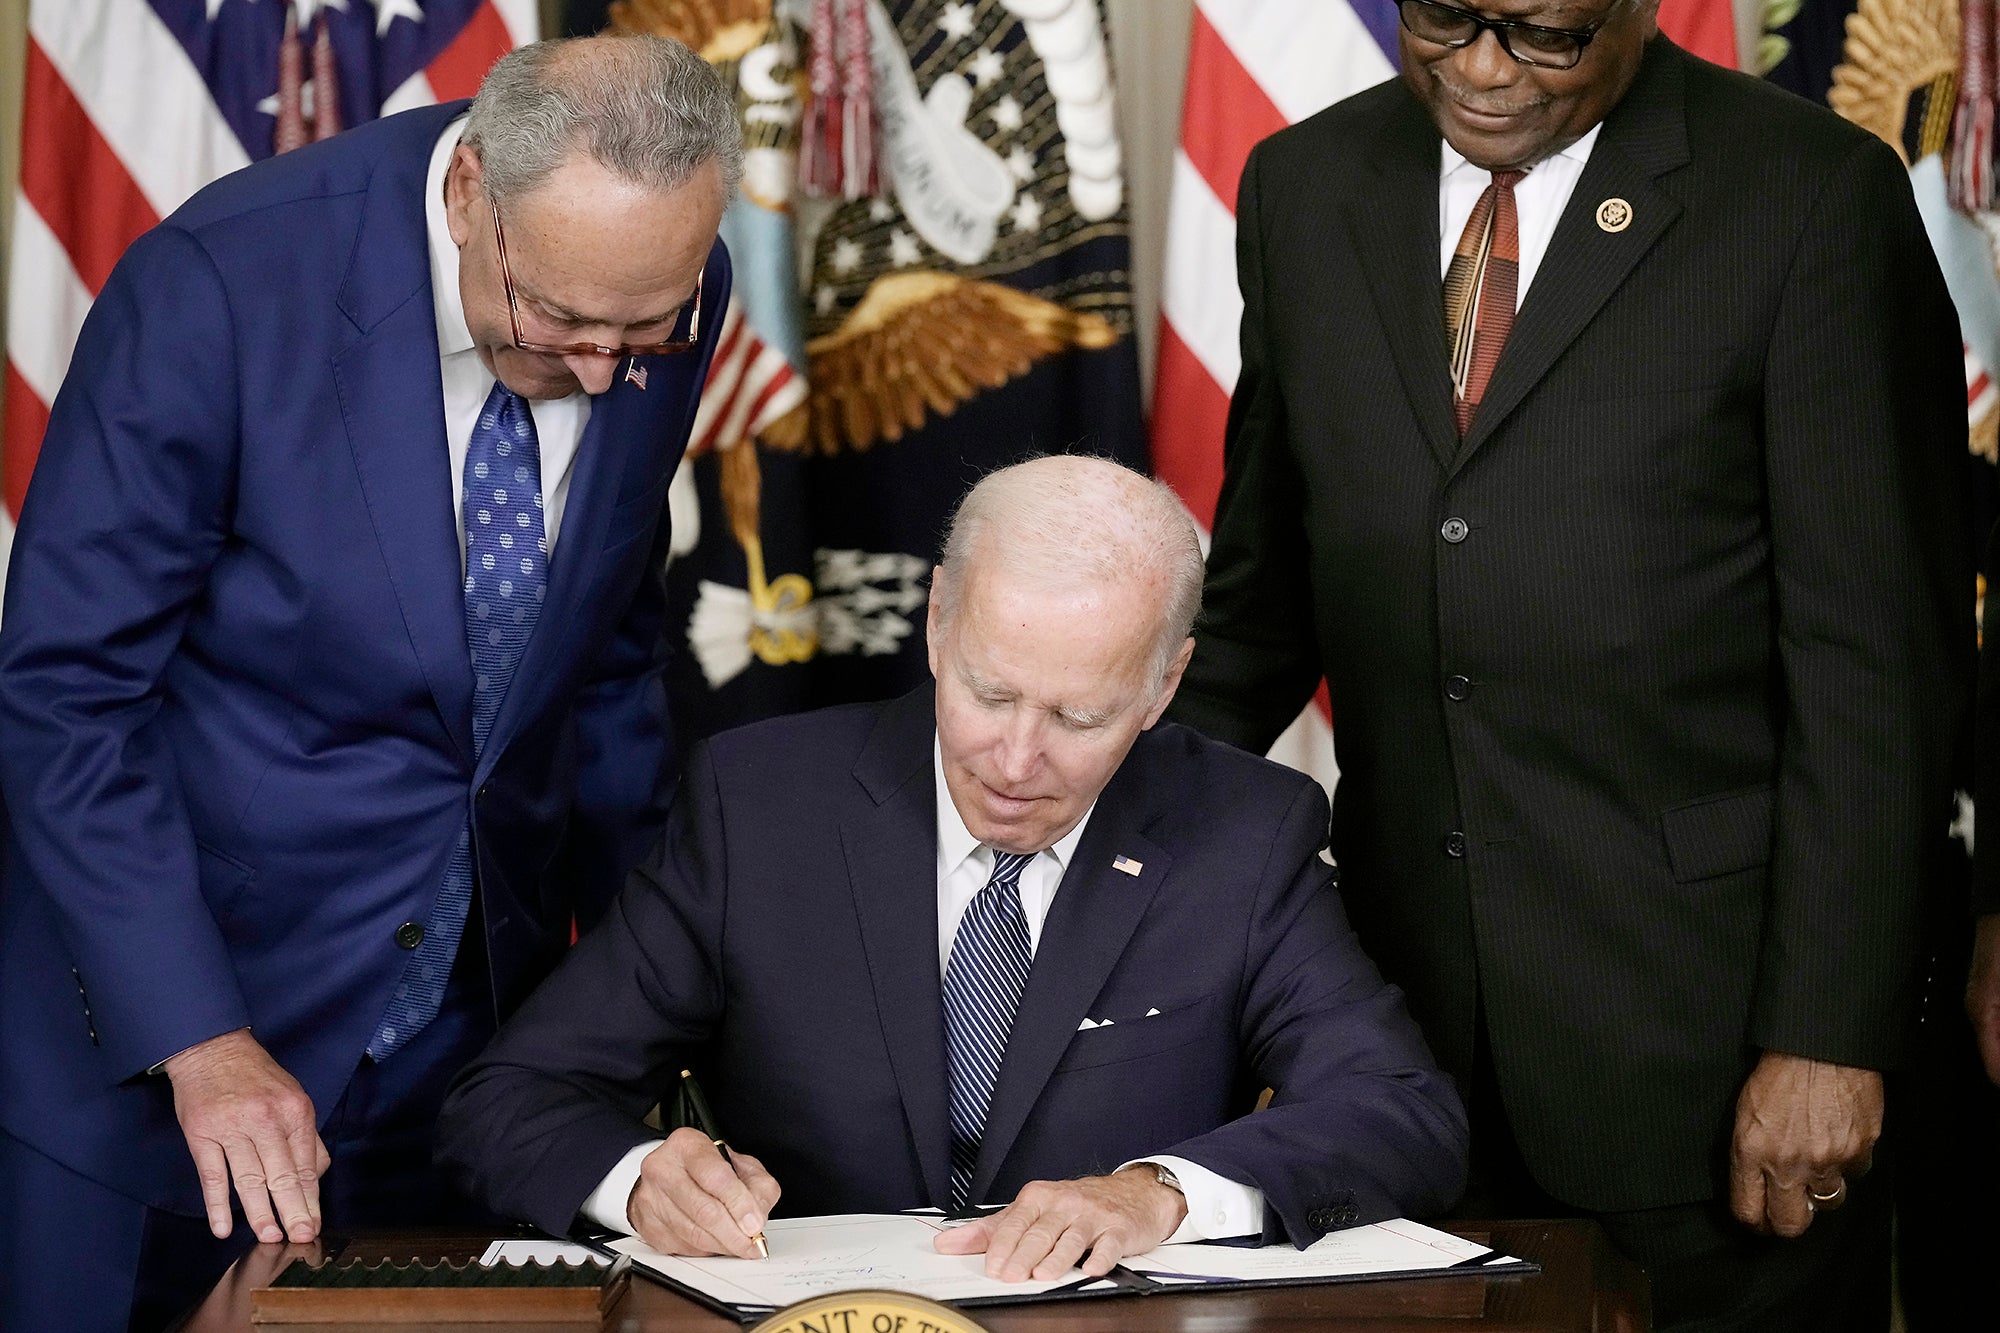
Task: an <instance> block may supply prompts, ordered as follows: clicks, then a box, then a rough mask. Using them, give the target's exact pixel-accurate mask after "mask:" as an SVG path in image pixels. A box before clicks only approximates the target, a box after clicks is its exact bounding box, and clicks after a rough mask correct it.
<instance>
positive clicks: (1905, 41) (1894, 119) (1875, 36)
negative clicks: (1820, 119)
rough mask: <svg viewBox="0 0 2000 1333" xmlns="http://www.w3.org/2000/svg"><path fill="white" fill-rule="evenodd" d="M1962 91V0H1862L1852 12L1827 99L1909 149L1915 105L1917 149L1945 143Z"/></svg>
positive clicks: (1905, 154)
mask: <svg viewBox="0 0 2000 1333" xmlns="http://www.w3.org/2000/svg"><path fill="white" fill-rule="evenodd" d="M1957 98H1958V4H1957V0H1861V3H1860V4H1859V5H1857V6H1856V7H1855V10H1854V12H1853V13H1852V14H1849V15H1848V16H1847V38H1846V41H1845V42H1844V43H1843V44H1842V47H1841V63H1840V64H1839V66H1838V67H1836V68H1835V69H1834V71H1833V86H1832V87H1831V88H1829V89H1828V90H1827V94H1826V102H1827V105H1828V106H1830V107H1832V108H1833V109H1834V110H1835V111H1837V112H1839V113H1840V114H1841V115H1842V116H1844V117H1845V118H1846V119H1848V120H1851V121H1853V122H1854V123H1855V124H1856V125H1859V126H1861V128H1863V129H1865V130H1869V131H1871V132H1872V133H1874V134H1875V136H1876V137H1877V138H1879V139H1881V140H1882V141H1883V142H1885V143H1887V144H1888V145H1889V146H1890V147H1891V148H1893V149H1895V150H1896V151H1897V152H1898V153H1900V154H1901V155H1902V158H1903V163H1904V165H1905V166H1907V165H1908V164H1909V162H1910V158H1911V154H1910V152H1909V150H1908V148H1907V147H1906V146H1905V139H1906V134H1905V131H1906V129H1907V128H1908V121H1909V117H1910V114H1911V112H1912V111H1913V110H1914V111H1915V113H1916V115H1917V116H1918V117H1919V118H1920V119H1919V122H1918V126H1917V134H1916V144H1917V152H1916V156H1917V157H1919V158H1922V157H1927V156H1929V155H1930V154H1932V153H1935V152H1937V151H1939V150H1940V149H1942V148H1943V147H1944V144H1945V140H1946V138H1947V137H1948V136H1949V134H1950V133H1951V118H1952V110H1953V108H1954V106H1955V105H1956V103H1957Z"/></svg>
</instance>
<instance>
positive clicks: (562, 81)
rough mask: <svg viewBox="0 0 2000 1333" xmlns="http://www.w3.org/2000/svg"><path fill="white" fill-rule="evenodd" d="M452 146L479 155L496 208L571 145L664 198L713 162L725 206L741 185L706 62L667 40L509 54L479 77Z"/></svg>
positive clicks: (736, 142) (729, 112) (731, 106)
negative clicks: (460, 135)
mask: <svg viewBox="0 0 2000 1333" xmlns="http://www.w3.org/2000/svg"><path fill="white" fill-rule="evenodd" d="M461 142H462V143H464V144H466V145H468V146H469V147H471V148H472V149H473V150H474V151H475V152H477V153H478V154H479V161H480V165H481V167H482V169H483V171H484V174H485V180H486V195H487V198H489V199H491V200H493V201H494V202H495V203H507V202H510V201H512V200H516V199H519V198H520V197H521V196H523V195H525V194H527V193H529V192H530V191H532V190H533V189H535V187H536V186H538V185H540V184H541V183H542V182H543V181H545V180H547V179H548V178H549V176H551V175H552V174H554V172H555V171H556V169H557V168H559V167H560V166H562V164H563V163H564V161H566V160H567V159H568V158H569V156H570V155H571V154H572V153H573V152H576V151H577V150H579V149H580V150H582V151H583V152H586V153H588V154H589V155H590V156H591V157H592V158H594V159H595V160H596V161H597V162H599V163H601V164H602V165H603V166H605V167H607V168H609V169H610V170H611V171H613V172H615V173H616V174H617V175H619V176H621V177H623V178H624V179H626V180H628V181H632V182H633V183H635V184H638V185H642V186H644V187H646V188H647V189H650V190H654V191H658V192H662V193H664V192H666V191H669V190H677V189H679V188H680V187H681V186H682V185H685V184H686V183H687V182H688V180H689V179H690V178H691V177H693V175H694V174H695V172H697V171H698V170H700V169H701V166H702V164H703V163H705V162H709V161H714V162H715V164H716V166H717V168H718V170H719V171H720V174H721V177H722V191H723V193H722V203H723V205H724V206H725V207H727V206H728V204H729V201H730V200H732V199H734V198H735V197H736V186H737V183H738V182H739V181H741V180H742V178H743V131H742V127H741V126H740V125H739V123H738V122H737V118H736V101H735V98H734V97H732V96H731V95H730V93H729V90H728V89H727V88H725V87H724V86H723V83H722V80H721V79H720V78H718V77H717V76H716V73H715V71H714V70H712V69H710V68H709V67H708V62H707V61H705V60H703V59H702V58H701V57H700V56H698V55H696V54H695V53H694V52H692V51H690V50H688V48H687V47H685V46H683V45H681V44H680V43H679V42H677V41H674V40H673V39H672V38H671V37H652V36H643V35H639V34H624V35H619V36H604V37H578V38H570V39H567V40H560V41H547V42H534V43H532V44H530V45H528V46H523V47H518V48H516V49H515V50H513V51H511V52H509V53H508V54H506V55H505V56H502V57H501V58H500V60H499V63H497V64H495V65H494V66H493V68H492V69H491V70H489V71H487V74H486V81H485V82H484V83H482V84H480V85H479V96H477V97H475V98H473V99H472V113H471V115H470V116H469V117H468V119H467V120H466V123H465V135H464V137H463V139H462V140H461Z"/></svg>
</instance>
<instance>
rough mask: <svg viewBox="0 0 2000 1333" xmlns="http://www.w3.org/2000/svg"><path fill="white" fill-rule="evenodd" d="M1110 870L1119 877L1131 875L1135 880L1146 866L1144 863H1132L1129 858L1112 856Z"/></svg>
mask: <svg viewBox="0 0 2000 1333" xmlns="http://www.w3.org/2000/svg"><path fill="white" fill-rule="evenodd" d="M1111 868H1112V869H1113V870H1116V871H1117V872H1118V873H1120V874H1121V875H1131V876H1133V877H1134V878H1136V877H1137V876H1138V874H1139V872H1140V871H1141V870H1144V869H1145V868H1146V866H1145V863H1144V862H1141V861H1134V860H1133V859H1132V858H1131V857H1129V856H1114V857H1112V858H1111Z"/></svg>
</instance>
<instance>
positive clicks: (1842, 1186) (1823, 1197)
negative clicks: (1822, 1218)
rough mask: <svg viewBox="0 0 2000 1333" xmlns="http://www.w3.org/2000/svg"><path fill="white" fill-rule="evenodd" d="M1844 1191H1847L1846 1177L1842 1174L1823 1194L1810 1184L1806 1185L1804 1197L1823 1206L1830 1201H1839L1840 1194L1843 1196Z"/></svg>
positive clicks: (1818, 1205)
mask: <svg viewBox="0 0 2000 1333" xmlns="http://www.w3.org/2000/svg"><path fill="white" fill-rule="evenodd" d="M1846 1193H1847V1177H1845V1176H1842V1177H1841V1178H1840V1179H1839V1180H1838V1181H1837V1182H1836V1183H1835V1184H1834V1187H1833V1188H1832V1189H1831V1190H1828V1191H1827V1192H1826V1193H1825V1194H1821V1193H1820V1192H1819V1191H1818V1190H1816V1189H1814V1188H1813V1187H1812V1186H1811V1185H1808V1186H1806V1198H1808V1199H1810V1200H1812V1202H1813V1204H1814V1205H1815V1206H1817V1207H1821V1208H1824V1207H1825V1206H1826V1205H1827V1204H1830V1203H1839V1202H1840V1200H1841V1198H1842V1196H1844V1195H1845V1194H1846Z"/></svg>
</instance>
